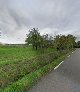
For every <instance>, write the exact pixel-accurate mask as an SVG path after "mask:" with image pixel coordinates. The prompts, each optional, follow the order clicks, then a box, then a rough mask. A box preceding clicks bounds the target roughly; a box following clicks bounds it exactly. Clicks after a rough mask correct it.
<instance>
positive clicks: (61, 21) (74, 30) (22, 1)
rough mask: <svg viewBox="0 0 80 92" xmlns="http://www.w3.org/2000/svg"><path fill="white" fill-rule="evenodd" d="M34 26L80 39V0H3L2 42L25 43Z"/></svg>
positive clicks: (0, 18) (0, 14)
mask: <svg viewBox="0 0 80 92" xmlns="http://www.w3.org/2000/svg"><path fill="white" fill-rule="evenodd" d="M34 27H35V28H38V29H39V32H40V33H41V34H46V33H49V34H50V35H53V36H54V35H57V34H64V35H67V34H72V35H74V36H76V37H77V40H80V0H0V32H1V36H0V42H2V43H9V44H22V43H25V38H26V34H28V31H29V30H30V29H32V28H34Z"/></svg>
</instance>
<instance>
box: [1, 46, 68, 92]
mask: <svg viewBox="0 0 80 92" xmlns="http://www.w3.org/2000/svg"><path fill="white" fill-rule="evenodd" d="M68 52H69V51H63V52H58V51H56V50H55V49H53V48H48V49H45V50H43V49H42V50H37V51H36V50H33V49H32V48H31V47H8V46H0V92H1V91H3V90H5V91H4V92H24V91H23V90H24V88H28V87H29V86H31V85H33V84H34V82H35V79H38V78H40V77H41V76H42V75H44V74H45V73H47V72H48V71H50V70H51V69H53V68H54V67H55V66H56V65H58V64H59V63H60V62H61V60H62V56H63V55H64V56H65V55H66V53H68ZM60 57H61V60H60ZM57 59H58V60H57ZM6 90H8V91H6ZM14 90H15V91H14ZM19 90H22V91H19Z"/></svg>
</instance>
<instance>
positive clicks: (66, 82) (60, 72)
mask: <svg viewBox="0 0 80 92" xmlns="http://www.w3.org/2000/svg"><path fill="white" fill-rule="evenodd" d="M28 92H80V49H77V50H76V51H75V52H74V53H73V54H72V55H71V56H70V57H68V58H67V59H66V60H65V62H64V63H62V64H61V65H60V67H59V68H58V69H56V70H53V71H51V72H50V73H49V74H47V75H46V76H45V77H43V78H42V79H41V80H40V81H39V82H38V83H37V84H36V85H35V86H33V87H32V88H30V89H29V90H28Z"/></svg>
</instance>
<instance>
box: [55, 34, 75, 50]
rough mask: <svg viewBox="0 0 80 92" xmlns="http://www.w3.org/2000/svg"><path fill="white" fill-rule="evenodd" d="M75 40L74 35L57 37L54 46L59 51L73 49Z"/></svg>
mask: <svg viewBox="0 0 80 92" xmlns="http://www.w3.org/2000/svg"><path fill="white" fill-rule="evenodd" d="M75 39H76V38H75V37H74V36H73V35H67V36H65V35H57V36H56V37H55V38H54V46H55V47H56V48H57V49H58V50H65V49H71V48H73V47H74V44H75Z"/></svg>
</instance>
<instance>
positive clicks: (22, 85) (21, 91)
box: [0, 54, 67, 92]
mask: <svg viewBox="0 0 80 92" xmlns="http://www.w3.org/2000/svg"><path fill="white" fill-rule="evenodd" d="M66 56H67V54H66V55H63V56H61V57H59V58H58V59H56V60H54V61H53V62H52V63H50V64H47V65H45V66H44V67H42V68H40V69H38V70H36V71H35V72H32V73H30V74H28V75H26V76H25V77H23V78H22V79H21V80H18V81H17V82H15V83H13V84H12V85H9V86H8V87H6V88H4V89H2V90H0V92H26V91H27V89H28V88H29V87H31V86H32V85H34V84H35V82H36V81H37V80H38V79H40V78H41V77H42V76H43V75H45V74H46V73H48V72H49V71H51V70H53V69H54V67H56V66H57V65H58V64H59V63H60V62H61V61H62V60H63V59H65V57H66Z"/></svg>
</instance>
